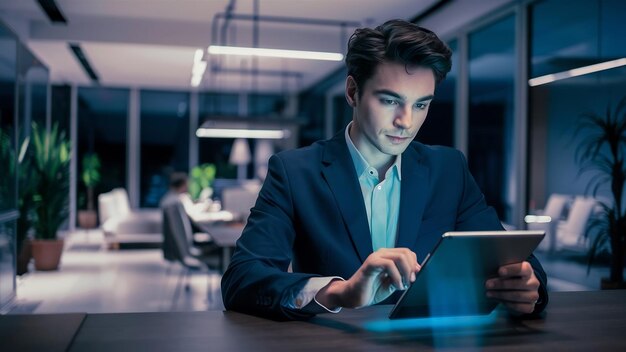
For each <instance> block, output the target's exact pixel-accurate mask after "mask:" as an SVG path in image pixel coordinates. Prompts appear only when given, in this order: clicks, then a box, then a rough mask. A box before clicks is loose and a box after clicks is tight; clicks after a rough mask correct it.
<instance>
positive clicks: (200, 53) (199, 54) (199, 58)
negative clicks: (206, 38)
mask: <svg viewBox="0 0 626 352" xmlns="http://www.w3.org/2000/svg"><path fill="white" fill-rule="evenodd" d="M203 55H204V51H203V50H202V49H196V53H195V54H194V55H193V62H194V63H196V62H200V61H202V56H203Z"/></svg>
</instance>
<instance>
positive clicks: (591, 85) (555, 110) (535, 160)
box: [529, 0, 626, 210]
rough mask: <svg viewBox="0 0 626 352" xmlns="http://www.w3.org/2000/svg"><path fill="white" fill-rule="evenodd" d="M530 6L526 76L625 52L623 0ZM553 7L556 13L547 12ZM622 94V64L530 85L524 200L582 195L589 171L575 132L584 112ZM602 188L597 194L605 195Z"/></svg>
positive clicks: (601, 108) (625, 87) (625, 79)
mask: <svg viewBox="0 0 626 352" xmlns="http://www.w3.org/2000/svg"><path fill="white" fill-rule="evenodd" d="M562 6H563V3H562V2H561V1H553V0H552V1H543V2H539V3H537V4H535V5H533V6H531V7H530V14H531V23H530V29H531V34H530V69H529V72H530V76H531V77H538V76H542V75H546V74H552V73H558V72H563V71H566V70H570V69H574V68H578V67H582V66H587V65H591V64H596V63H599V62H604V61H608V60H614V59H617V58H623V57H626V26H624V14H626V2H624V1H619V0H602V1H585V0H574V1H569V2H568V4H567V11H561V9H562ZM557 11H558V12H559V16H554V13H556V12H557ZM623 98H626V67H624V66H622V67H620V68H614V69H611V70H606V71H601V72H597V73H592V74H587V75H583V76H578V77H572V78H567V79H563V80H557V81H554V82H551V83H547V84H542V85H537V86H534V87H530V110H529V123H530V128H529V151H530V154H529V207H530V210H532V209H535V208H543V207H544V205H545V202H546V200H547V198H548V197H549V196H550V194H553V193H561V194H569V195H582V194H585V190H586V186H587V185H588V184H589V182H590V180H591V179H592V177H594V174H593V173H592V172H586V173H582V174H581V173H580V169H581V168H580V165H578V164H577V163H576V159H575V150H576V147H577V145H578V144H579V143H580V141H581V140H582V139H583V138H585V137H586V136H587V133H588V132H587V131H585V130H582V131H581V132H579V133H578V134H576V130H577V128H578V127H579V126H580V122H581V117H582V115H583V114H585V113H592V114H598V115H604V114H605V112H606V111H607V109H608V108H609V106H611V107H612V108H614V107H615V106H616V105H617V103H618V101H619V100H620V99H623ZM609 195H610V194H609V192H608V189H607V188H600V189H599V193H598V196H600V197H609Z"/></svg>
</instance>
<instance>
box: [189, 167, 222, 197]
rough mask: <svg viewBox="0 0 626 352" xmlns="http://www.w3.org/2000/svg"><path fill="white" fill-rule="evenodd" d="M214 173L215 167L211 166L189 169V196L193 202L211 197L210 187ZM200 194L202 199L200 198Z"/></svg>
mask: <svg viewBox="0 0 626 352" xmlns="http://www.w3.org/2000/svg"><path fill="white" fill-rule="evenodd" d="M215 171H216V169H215V165H213V164H202V165H197V166H194V167H193V168H192V169H191V177H190V179H191V180H190V182H189V194H190V195H191V198H192V199H193V200H194V201H195V200H198V199H199V198H209V197H211V195H212V193H213V190H212V188H211V185H212V184H213V180H215ZM201 194H202V196H203V197H200V195H201Z"/></svg>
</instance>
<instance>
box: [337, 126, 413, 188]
mask: <svg viewBox="0 0 626 352" xmlns="http://www.w3.org/2000/svg"><path fill="white" fill-rule="evenodd" d="M351 127H352V121H350V123H349V124H348V126H346V130H345V133H344V136H345V139H346V144H347V145H348V151H349V152H350V156H351V157H352V162H353V163H354V168H355V170H356V174H357V176H358V177H361V175H363V173H365V172H367V169H368V168H369V167H370V165H369V164H368V162H367V161H366V160H365V158H364V157H363V154H361V152H360V151H359V150H358V149H357V148H356V146H355V145H354V143H353V142H352V139H351V138H350V128H351ZM401 170H402V154H400V155H398V156H397V157H396V161H395V162H394V163H393V165H391V167H390V168H389V170H388V171H387V174H389V172H392V175H396V176H397V177H398V180H399V181H401V180H402V173H401Z"/></svg>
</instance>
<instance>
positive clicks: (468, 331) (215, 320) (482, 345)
mask: <svg viewBox="0 0 626 352" xmlns="http://www.w3.org/2000/svg"><path fill="white" fill-rule="evenodd" d="M390 309H391V306H374V307H368V308H364V309H358V310H352V309H344V310H343V311H342V312H341V313H339V314H324V315H319V316H318V317H316V318H314V319H312V320H310V321H306V322H300V321H296V322H274V321H271V320H266V319H262V318H257V317H253V316H248V315H245V314H240V313H235V312H221V311H207V312H179V313H176V312H168V313H119V314H88V315H87V316H86V317H85V318H84V320H82V325H80V326H79V327H78V326H77V327H76V334H75V336H74V337H73V341H71V347H70V349H69V350H70V351H303V350H304V351H307V350H320V351H333V352H334V351H342V352H343V351H409V350H410V351H416V350H432V349H446V350H449V349H453V350H472V351H475V350H481V351H494V350H497V351H533V350H541V351H593V352H596V351H626V291H624V290H622V291H593V292H556V293H552V294H551V297H550V305H549V306H548V311H547V313H546V314H545V316H544V317H543V318H541V319H534V320H512V319H510V318H509V317H508V315H507V314H506V313H505V312H503V311H496V312H494V313H492V314H491V315H489V316H483V317H473V318H430V319H412V320H404V321H392V320H388V319H387V314H388V313H389V310H390ZM20 319H30V320H31V322H32V321H37V320H38V319H42V321H41V322H40V323H39V324H38V327H32V326H31V327H29V326H27V325H21V326H16V325H14V324H13V323H12V322H14V321H15V322H17V321H19V320H20ZM43 319H47V321H46V322H45V323H44V322H43ZM72 319H76V317H74V315H49V316H45V315H31V316H3V317H0V327H1V328H2V330H4V331H3V334H2V335H0V336H2V340H0V350H2V351H5V350H6V351H11V350H16V351H18V350H19V351H21V350H22V349H21V348H15V347H14V346H22V345H19V343H20V341H16V339H12V340H6V339H5V337H6V336H7V335H13V334H15V336H20V337H23V338H27V337H28V336H30V337H31V339H37V338H39V336H47V335H50V331H45V329H43V326H44V325H48V324H49V329H52V330H54V329H56V328H60V327H62V326H64V325H71V324H69V321H70V320H72ZM50 320H52V321H55V320H56V321H58V322H59V324H51V321H50ZM66 322H68V323H67V324H66ZM5 329H8V332H7V330H5ZM24 329H29V330H28V333H25V332H24V331H23V330H24ZM64 336H66V335H64ZM7 343H17V345H12V344H7ZM5 344H7V345H5ZM59 345H60V344H59ZM5 346H7V347H8V349H5V348H4V347H5ZM40 347H41V349H39V350H42V351H48V350H51V349H49V348H47V347H45V346H44V345H41V346H40Z"/></svg>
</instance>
